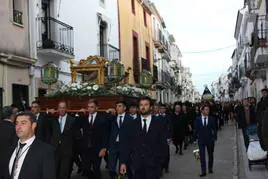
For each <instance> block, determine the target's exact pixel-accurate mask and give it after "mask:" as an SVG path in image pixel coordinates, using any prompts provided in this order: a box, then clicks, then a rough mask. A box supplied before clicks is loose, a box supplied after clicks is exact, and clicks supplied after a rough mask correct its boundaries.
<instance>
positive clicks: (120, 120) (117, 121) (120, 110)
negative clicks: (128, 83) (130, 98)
mask: <svg viewBox="0 0 268 179" xmlns="http://www.w3.org/2000/svg"><path fill="white" fill-rule="evenodd" d="M126 110H127V106H126V102H125V101H117V102H116V114H117V115H116V116H113V117H112V122H111V132H110V139H109V146H108V150H109V158H108V161H109V165H108V166H109V172H110V177H111V179H115V178H116V176H117V175H118V172H117V169H116V168H117V163H118V162H119V156H120V155H121V151H120V145H121V138H122V137H123V138H124V137H125V138H128V139H131V135H132V134H131V133H130V132H131V129H132V128H133V125H134V124H135V120H134V119H133V118H132V117H131V116H130V115H129V114H127V113H126ZM127 167H128V174H127V175H128V178H132V172H131V169H130V162H128V163H127Z"/></svg>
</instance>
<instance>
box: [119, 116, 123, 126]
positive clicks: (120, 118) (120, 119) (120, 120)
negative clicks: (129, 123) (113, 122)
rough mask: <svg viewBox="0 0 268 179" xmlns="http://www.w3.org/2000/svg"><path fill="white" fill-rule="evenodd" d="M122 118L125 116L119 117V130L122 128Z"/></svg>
mask: <svg viewBox="0 0 268 179" xmlns="http://www.w3.org/2000/svg"><path fill="white" fill-rule="evenodd" d="M122 118H123V116H120V117H119V128H121V126H122Z"/></svg>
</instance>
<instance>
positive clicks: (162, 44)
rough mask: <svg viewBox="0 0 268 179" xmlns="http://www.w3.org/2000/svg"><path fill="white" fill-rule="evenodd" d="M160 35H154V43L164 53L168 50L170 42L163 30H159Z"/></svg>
mask: <svg viewBox="0 0 268 179" xmlns="http://www.w3.org/2000/svg"><path fill="white" fill-rule="evenodd" d="M157 34H158V35H156V36H155V37H154V40H153V41H154V45H155V47H156V48H157V49H158V51H159V52H160V53H164V52H165V51H167V50H168V42H167V40H165V37H164V35H163V33H162V31H161V30H158V33H157Z"/></svg>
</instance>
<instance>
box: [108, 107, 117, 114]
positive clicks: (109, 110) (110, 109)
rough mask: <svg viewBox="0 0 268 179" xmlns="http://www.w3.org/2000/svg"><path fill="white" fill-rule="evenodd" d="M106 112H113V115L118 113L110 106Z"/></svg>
mask: <svg viewBox="0 0 268 179" xmlns="http://www.w3.org/2000/svg"><path fill="white" fill-rule="evenodd" d="M106 113H108V114H111V115H116V110H115V109H114V108H109V109H107V110H106Z"/></svg>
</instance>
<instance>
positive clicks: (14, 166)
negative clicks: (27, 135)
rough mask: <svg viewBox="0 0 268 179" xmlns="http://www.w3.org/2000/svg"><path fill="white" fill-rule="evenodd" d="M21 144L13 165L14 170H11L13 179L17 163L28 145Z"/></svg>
mask: <svg viewBox="0 0 268 179" xmlns="http://www.w3.org/2000/svg"><path fill="white" fill-rule="evenodd" d="M19 144H20V147H19V150H18V151H17V153H16V156H15V159H14V161H13V164H12V170H11V177H12V178H14V171H15V168H16V163H17V160H18V157H19V154H20V153H21V150H22V149H23V147H24V146H25V145H26V144H22V143H19Z"/></svg>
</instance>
